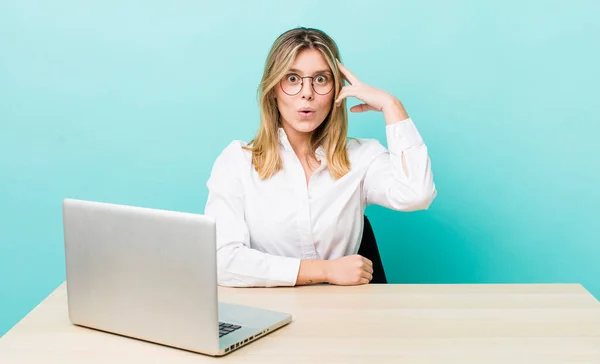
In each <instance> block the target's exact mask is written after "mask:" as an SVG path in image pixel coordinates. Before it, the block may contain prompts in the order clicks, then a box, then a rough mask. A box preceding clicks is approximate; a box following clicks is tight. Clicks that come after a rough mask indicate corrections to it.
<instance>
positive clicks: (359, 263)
mask: <svg viewBox="0 0 600 364" xmlns="http://www.w3.org/2000/svg"><path fill="white" fill-rule="evenodd" d="M326 262H327V265H326V276H327V282H329V283H331V284H335V285H340V286H354V285H359V284H367V283H369V282H370V281H371V279H373V262H371V261H370V260H369V259H367V258H365V257H363V256H361V255H358V254H355V255H349V256H345V257H342V258H338V259H334V260H328V261H326Z"/></svg>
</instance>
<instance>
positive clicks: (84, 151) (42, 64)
mask: <svg viewBox="0 0 600 364" xmlns="http://www.w3.org/2000/svg"><path fill="white" fill-rule="evenodd" d="M599 15H600V2H597V1H573V2H567V1H528V2H526V3H525V4H521V3H520V2H517V1H504V2H495V3H492V2H481V1H451V2H450V1H426V2H418V4H417V2H414V1H404V2H398V1H394V2H392V1H380V2H372V3H371V4H369V5H365V3H364V1H348V0H344V1H334V2H325V1H302V2H293V3H291V2H290V3H288V2H285V3H284V2H281V3H280V2H276V1H262V2H256V1H252V2H245V1H224V0H222V1H218V2H198V1H174V2H148V1H137V2H134V1H127V2H122V1H114V0H110V1H106V0H105V1H93V2H89V1H87V2H81V1H74V0H69V1H64V0H63V1H52V2H48V1H23V0H19V1H16V0H9V1H2V2H0V52H1V53H0V126H1V128H0V206H1V207H0V335H2V334H3V333H5V332H6V331H8V330H9V329H10V328H11V327H12V326H13V325H14V324H16V323H17V322H18V321H19V320H20V319H21V318H22V317H23V316H24V315H26V314H27V313H28V312H29V311H30V310H31V309H32V308H34V307H35V305H37V304H38V303H39V302H40V301H41V300H42V299H43V298H44V297H46V296H47V295H48V294H49V293H50V292H51V291H52V290H54V289H55V288H56V287H57V286H58V285H59V284H60V283H61V282H62V281H63V280H64V279H65V272H64V256H63V254H64V250H63V245H62V244H63V241H62V238H63V236H62V225H61V224H62V217H61V201H62V199H63V198H64V197H73V198H83V199H90V200H99V201H106V202H114V203H122V204H133V205H139V206H146V207H155V208H164V209H175V210H182V211H188V212H196V213H201V212H203V209H204V203H205V200H206V196H207V191H206V187H205V182H206V180H207V178H208V176H209V173H210V168H211V165H212V162H213V161H214V159H215V158H216V156H217V155H218V154H219V153H220V151H221V150H222V149H223V148H224V147H225V146H226V145H227V144H228V143H229V141H231V140H232V139H244V140H249V139H250V138H252V136H253V134H254V132H255V131H256V128H257V126H258V110H257V104H256V86H257V84H258V81H259V79H260V76H261V72H262V67H263V62H264V60H265V57H266V55H267V52H268V50H269V47H270V46H271V44H272V42H273V41H274V39H275V38H276V36H277V35H279V34H280V33H281V32H283V31H285V30H287V29H288V28H291V27H295V26H298V25H305V26H312V27H318V28H321V29H323V30H325V31H326V32H328V33H329V34H330V35H331V36H332V37H334V39H336V41H337V42H338V45H339V46H340V48H341V51H342V60H343V61H344V63H345V64H346V66H347V67H348V68H349V69H350V70H352V71H353V72H354V73H355V74H356V75H357V76H358V77H359V78H361V79H362V80H363V81H364V82H366V83H369V84H372V85H374V86H376V87H379V88H382V89H385V90H387V91H389V92H391V93H393V94H394V95H396V96H397V97H398V98H400V100H402V101H403V103H404V105H405V106H406V108H407V110H408V112H409V114H410V116H411V117H412V118H413V120H414V121H415V123H416V124H417V126H418V128H419V130H420V131H421V133H422V135H423V137H424V139H425V141H426V143H427V145H428V146H429V151H430V154H431V158H432V163H433V164H432V165H433V169H434V175H435V181H436V184H437V187H438V190H439V195H438V197H437V199H436V200H435V202H434V204H433V205H432V206H431V208H430V209H429V210H428V211H419V212H414V213H409V214H404V213H397V212H392V211H388V210H385V209H383V208H379V207H369V209H368V211H367V212H368V214H369V216H370V217H371V220H372V223H373V225H374V228H375V231H376V234H377V237H378V239H379V244H380V246H381V251H382V254H383V260H384V263H385V265H386V268H387V271H388V278H389V279H390V281H392V282H407V283H463V282H466V283H472V282H481V283H506V282H514V283H521V282H527V283H529V282H579V283H582V284H583V285H584V286H585V287H586V288H587V289H588V290H589V291H590V292H592V293H593V294H594V295H595V296H596V297H599V296H600V264H598V260H599V259H598V258H600V245H599V244H598V243H599V241H600V232H599V229H600V228H599V226H600V224H599V223H598V217H599V213H598V202H599V201H600V198H599V192H598V186H599V185H600V169H599V166H600V153H599V152H598V150H597V145H598V142H597V138H598V136H597V135H598V133H599V132H600V126H599V125H600V123H599V122H600V120H599V119H600V118H599V117H598V110H599V107H600V104H599V101H598V99H599V96H600V95H599V89H598V85H599V84H600V71H599V67H598V65H600V44H599V39H600V22H598V21H597V19H598V16H599ZM356 103H358V102H357V101H356V100H352V101H351V102H350V104H351V105H352V104H356ZM350 131H351V133H350V134H351V136H359V137H367V138H368V137H372V138H377V139H379V140H381V141H382V142H385V134H384V122H383V118H382V116H381V114H377V113H367V114H361V115H351V119H350Z"/></svg>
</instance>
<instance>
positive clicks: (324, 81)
mask: <svg viewBox="0 0 600 364" xmlns="http://www.w3.org/2000/svg"><path fill="white" fill-rule="evenodd" d="M313 89H314V90H315V92H316V93H318V94H319V95H326V94H328V93H329V92H330V91H331V90H332V89H333V78H332V77H330V76H327V75H318V76H315V77H314V78H313Z"/></svg>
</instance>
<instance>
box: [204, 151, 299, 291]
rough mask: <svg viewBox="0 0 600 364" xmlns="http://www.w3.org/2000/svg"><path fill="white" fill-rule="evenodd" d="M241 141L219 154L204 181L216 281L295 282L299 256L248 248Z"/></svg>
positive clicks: (251, 284)
mask: <svg viewBox="0 0 600 364" xmlns="http://www.w3.org/2000/svg"><path fill="white" fill-rule="evenodd" d="M241 147H242V146H241V144H240V142H234V143H232V144H230V145H229V146H228V147H227V148H225V150H224V151H223V152H222V153H221V155H219V157H218V158H217V160H216V161H215V163H214V165H213V169H212V172H211V176H210V178H209V180H208V182H207V187H208V199H207V202H206V207H205V211H204V213H205V214H206V215H209V216H211V217H213V218H214V219H215V221H216V230H217V269H218V282H219V285H223V286H234V287H273V286H293V285H295V284H296V280H297V277H298V271H299V269H300V259H297V258H291V257H282V256H275V255H271V254H266V253H263V252H260V251H258V250H256V249H252V248H251V244H250V238H249V232H248V226H247V225H246V222H245V219H244V203H245V202H244V189H243V185H242V183H241V180H240V178H241V176H240V171H241V170H242V169H243V165H242V163H243V162H244V155H243V153H245V152H244V151H243V150H242V148H241Z"/></svg>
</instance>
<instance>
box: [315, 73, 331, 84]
mask: <svg viewBox="0 0 600 364" xmlns="http://www.w3.org/2000/svg"><path fill="white" fill-rule="evenodd" d="M327 81H329V78H328V77H327V76H325V75H318V76H317V77H315V82H316V83H319V84H324V83H327Z"/></svg>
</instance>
